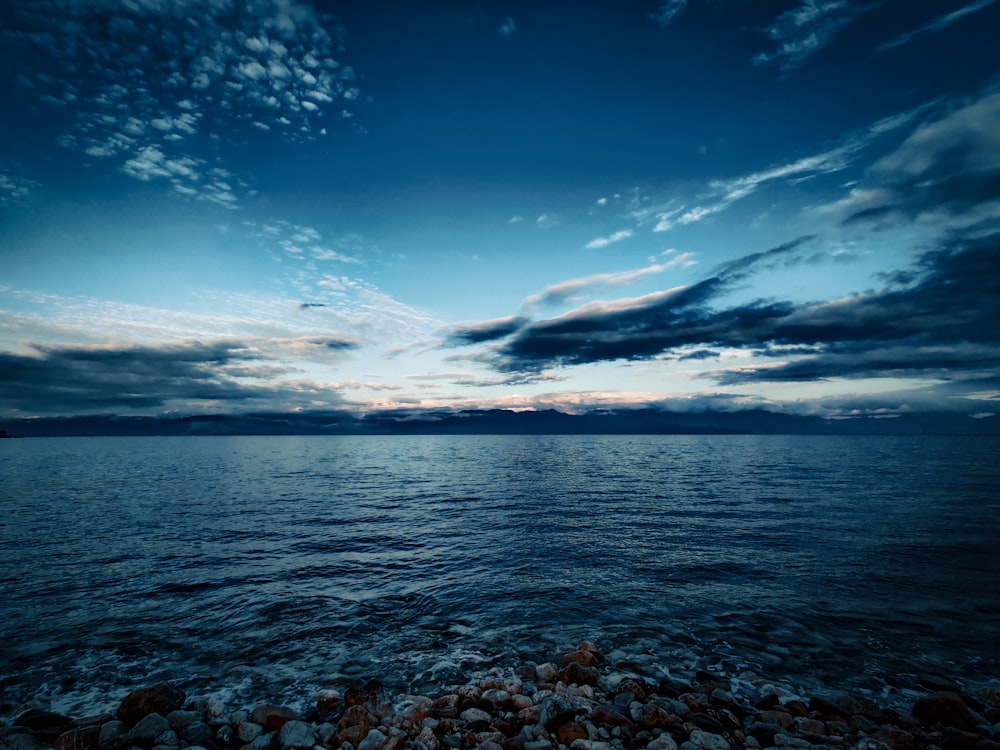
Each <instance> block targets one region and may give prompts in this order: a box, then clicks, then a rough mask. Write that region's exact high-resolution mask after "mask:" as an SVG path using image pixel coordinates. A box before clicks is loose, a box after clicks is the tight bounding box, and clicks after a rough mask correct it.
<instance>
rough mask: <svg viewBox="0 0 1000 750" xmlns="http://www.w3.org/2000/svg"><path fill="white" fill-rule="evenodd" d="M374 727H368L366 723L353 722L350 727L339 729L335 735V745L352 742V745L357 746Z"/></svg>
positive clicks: (339, 745)
mask: <svg viewBox="0 0 1000 750" xmlns="http://www.w3.org/2000/svg"><path fill="white" fill-rule="evenodd" d="M372 729H373V727H368V726H365V725H364V724H353V725H351V726H349V727H343V728H341V729H338V730H337V734H336V736H335V737H334V745H333V747H341V746H342V745H343V744H344V743H345V742H350V743H351V746H352V747H357V746H358V745H360V744H361V740H363V739H364V738H365V737H367V736H368V733H369V732H370V731H372Z"/></svg>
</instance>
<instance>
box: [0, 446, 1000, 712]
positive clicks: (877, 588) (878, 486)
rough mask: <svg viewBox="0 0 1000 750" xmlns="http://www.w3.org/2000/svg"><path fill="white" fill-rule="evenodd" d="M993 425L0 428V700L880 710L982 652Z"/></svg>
mask: <svg viewBox="0 0 1000 750" xmlns="http://www.w3.org/2000/svg"><path fill="white" fill-rule="evenodd" d="M997 456H1000V440H998V439H994V438H955V437H819V436H816V437H813V436H806V437H804V436H788V437H784V436H565V435H564V436H461V437H452V436H424V437H421V436H415V437H343V436H336V437H333V436H331V437H145V438H46V439H24V440H7V441H0V503H2V508H0V510H2V512H0V593H2V596H0V704H2V708H3V710H2V711H0V715H9V714H11V713H13V712H14V711H16V709H17V707H18V706H19V705H22V704H24V703H25V702H27V701H31V700H37V701H41V702H42V703H44V704H46V705H49V706H51V707H53V708H55V709H56V710H63V711H65V712H67V713H77V714H79V713H87V712H90V713H93V712H94V711H96V710H104V709H108V708H112V707H113V706H114V704H115V701H117V700H120V699H121V697H122V696H123V695H124V694H125V693H126V692H128V690H130V689H132V688H134V687H137V686H140V685H146V684H150V683H151V682H154V681H159V680H171V681H173V682H175V683H177V684H179V685H181V686H182V687H183V688H184V689H185V690H187V691H188V692H189V694H193V693H203V694H205V693H207V694H215V695H218V696H221V697H223V698H224V699H226V700H228V701H230V702H231V701H237V702H243V704H244V705H249V704H251V703H253V702H256V701H265V700H267V701H272V702H274V701H279V702H284V703H289V704H292V705H304V704H306V703H307V702H308V701H309V700H310V699H311V698H312V696H313V695H314V694H315V692H316V690H318V689H319V688H321V687H339V688H341V689H343V688H345V687H347V686H349V685H351V684H355V683H357V682H360V681H363V680H367V679H369V678H373V677H376V678H379V679H381V680H382V681H383V682H385V683H386V685H387V686H389V687H390V688H395V689H398V690H431V689H433V688H434V687H435V686H444V685H447V684H452V683H453V682H456V681H458V682H461V681H463V679H464V677H463V675H465V674H466V673H467V671H468V670H470V669H480V668H488V667H491V666H494V665H500V666H503V665H516V664H518V663H520V662H521V661H523V660H529V659H531V660H535V661H545V660H549V659H553V658H557V657H558V656H559V654H561V653H562V652H564V651H566V650H569V649H571V648H572V647H573V646H575V644H576V643H578V642H579V641H581V640H583V639H589V640H592V641H594V642H595V643H596V644H597V646H598V647H599V648H600V649H601V650H602V651H604V652H605V653H613V654H615V655H616V656H617V657H619V658H621V659H622V660H623V661H626V662H629V663H631V664H645V665H646V667H645V669H646V671H647V673H650V674H654V676H655V673H656V672H657V670H659V673H660V674H668V673H669V674H672V675H674V676H678V677H684V675H685V674H686V673H687V672H690V671H691V670H694V669H696V668H712V669H714V670H716V671H717V672H723V673H726V674H731V675H737V674H739V673H741V672H744V671H745V670H753V671H754V672H756V673H757V674H761V675H764V676H767V677H769V678H773V679H776V680H784V681H787V682H788V683H789V684H793V685H800V686H802V687H803V688H804V689H816V688H823V687H830V688H836V689H849V690H855V691H860V692H863V693H869V694H873V695H875V696H876V697H883V698H886V697H888V698H892V697H900V696H902V697H906V696H908V695H911V693H910V692H908V691H912V690H915V689H917V688H919V687H920V685H921V684H922V683H924V684H926V683H927V681H928V678H929V679H930V681H931V682H932V683H933V682H935V681H941V680H944V681H951V680H972V681H977V682H989V681H991V680H995V679H996V678H997V675H998V667H1000V461H998V460H997Z"/></svg>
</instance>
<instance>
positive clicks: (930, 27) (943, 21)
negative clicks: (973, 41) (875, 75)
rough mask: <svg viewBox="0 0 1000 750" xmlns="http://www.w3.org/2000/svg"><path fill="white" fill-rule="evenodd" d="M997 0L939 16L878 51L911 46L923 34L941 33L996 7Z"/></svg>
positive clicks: (974, 4) (982, 1)
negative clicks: (959, 22)
mask: <svg viewBox="0 0 1000 750" xmlns="http://www.w3.org/2000/svg"><path fill="white" fill-rule="evenodd" d="M996 2H997V0H977V2H974V3H970V4H969V5H966V6H964V7H962V8H959V9H958V10H955V11H952V12H951V13H946V14H944V15H943V16H938V17H937V18H935V19H934V20H932V21H928V22H927V23H925V24H924V25H923V26H920V27H918V28H916V29H914V30H913V31H908V32H907V33H905V34H900V35H899V36H897V37H896V38H895V39H890V40H889V41H887V42H883V43H882V44H880V45H879V46H878V47H876V48H875V49H876V51H878V52H887V51H888V50H891V49H894V48H896V47H902V46H903V45H904V44H909V43H910V42H912V41H913V40H914V39H915V38H917V37H918V36H920V35H921V34H926V33H928V32H931V31H941V30H943V29H946V28H948V27H949V26H951V25H952V24H955V23H957V22H958V21H961V20H962V19H963V18H965V17H967V16H970V15H972V14H973V13H978V12H979V11H981V10H984V9H985V8H988V7H989V6H991V5H995V4H996Z"/></svg>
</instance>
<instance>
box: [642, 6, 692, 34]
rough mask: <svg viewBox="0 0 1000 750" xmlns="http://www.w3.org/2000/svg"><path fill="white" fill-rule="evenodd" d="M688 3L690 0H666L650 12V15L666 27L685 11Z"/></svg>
mask: <svg viewBox="0 0 1000 750" xmlns="http://www.w3.org/2000/svg"><path fill="white" fill-rule="evenodd" d="M687 4H688V0H666V2H661V3H660V7H659V8H657V9H656V10H655V11H653V12H652V13H650V14H649V17H650V18H651V19H652V20H653V21H655V22H656V23H658V24H659V25H660V26H661V27H663V28H666V27H667V26H669V25H670V24H671V23H673V22H674V19H676V18H677V17H678V16H679V15H680V14H681V13H682V12H683V11H684V8H686V7H687Z"/></svg>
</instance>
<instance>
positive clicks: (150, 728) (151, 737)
mask: <svg viewBox="0 0 1000 750" xmlns="http://www.w3.org/2000/svg"><path fill="white" fill-rule="evenodd" d="M169 731H170V722H168V721H167V720H166V718H164V717H163V716H161V715H160V714H158V713H151V714H146V715H145V716H144V717H143V718H142V719H140V720H139V723H138V724H136V725H135V726H134V727H132V729H131V730H129V733H128V735H127V739H128V741H129V742H134V743H135V744H137V745H141V746H143V747H152V746H153V744H154V743H155V741H156V738H157V737H159V736H160V735H161V734H163V733H164V732H169Z"/></svg>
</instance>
